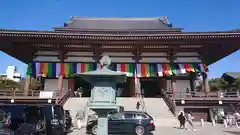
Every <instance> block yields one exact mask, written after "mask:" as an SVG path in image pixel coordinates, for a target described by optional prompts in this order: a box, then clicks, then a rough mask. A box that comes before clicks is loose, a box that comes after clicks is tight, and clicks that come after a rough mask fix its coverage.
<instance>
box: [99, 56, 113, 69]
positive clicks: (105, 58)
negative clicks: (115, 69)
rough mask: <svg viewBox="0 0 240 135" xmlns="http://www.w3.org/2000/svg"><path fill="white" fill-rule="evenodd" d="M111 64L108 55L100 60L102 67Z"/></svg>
mask: <svg viewBox="0 0 240 135" xmlns="http://www.w3.org/2000/svg"><path fill="white" fill-rule="evenodd" d="M110 64H111V59H110V57H109V56H108V55H104V56H103V57H102V59H101V60H100V65H101V67H102V68H104V67H105V68H107V67H108V66H109V65H110Z"/></svg>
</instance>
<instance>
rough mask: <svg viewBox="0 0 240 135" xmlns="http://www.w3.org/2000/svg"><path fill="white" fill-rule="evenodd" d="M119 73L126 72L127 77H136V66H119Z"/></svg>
mask: <svg viewBox="0 0 240 135" xmlns="http://www.w3.org/2000/svg"><path fill="white" fill-rule="evenodd" d="M116 71H118V72H124V73H125V74H126V75H127V76H129V77H132V76H133V75H134V64H117V69H116Z"/></svg>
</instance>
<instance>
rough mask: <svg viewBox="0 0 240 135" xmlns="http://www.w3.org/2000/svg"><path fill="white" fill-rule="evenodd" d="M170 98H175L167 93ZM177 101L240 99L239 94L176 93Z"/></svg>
mask: <svg viewBox="0 0 240 135" xmlns="http://www.w3.org/2000/svg"><path fill="white" fill-rule="evenodd" d="M165 93H166V95H167V96H168V97H169V98H173V93H171V92H165ZM174 95H175V97H176V99H179V98H180V99H187V98H240V95H239V93H238V92H225V93H221V92H207V93H205V92H192V93H187V92H175V93H174Z"/></svg>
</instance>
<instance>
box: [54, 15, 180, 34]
mask: <svg viewBox="0 0 240 135" xmlns="http://www.w3.org/2000/svg"><path fill="white" fill-rule="evenodd" d="M61 29H65V30H66V29H68V30H70V29H71V30H73V29H78V30H105V31H125V30H127V31H138V30H139V31H141V30H145V31H148V30H150V31H151V30H156V31H181V30H182V29H180V28H174V27H172V25H171V24H169V23H168V20H167V17H159V18H86V17H85V18H84V17H72V18H71V19H70V21H69V22H67V23H65V25H64V27H56V28H55V30H61Z"/></svg>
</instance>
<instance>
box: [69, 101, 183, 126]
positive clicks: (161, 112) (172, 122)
mask: <svg viewBox="0 0 240 135" xmlns="http://www.w3.org/2000/svg"><path fill="white" fill-rule="evenodd" d="M88 99H89V98H69V99H68V101H67V102H66V103H65V104H64V109H65V110H70V113H71V115H72V117H75V116H76V113H77V111H78V110H80V109H84V108H85V105H86V103H87V102H88ZM144 102H145V106H146V111H147V113H148V114H150V115H151V116H152V117H153V118H154V121H155V125H156V126H161V127H175V126H178V125H179V123H178V121H177V118H176V117H174V115H173V114H172V113H171V111H170V110H169V108H168V106H167V105H166V104H165V102H164V100H163V99H162V98H144ZM136 103H137V99H136V98H134V97H132V98H117V104H118V105H121V106H124V110H125V111H136ZM89 113H90V114H92V112H91V111H89Z"/></svg>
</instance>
